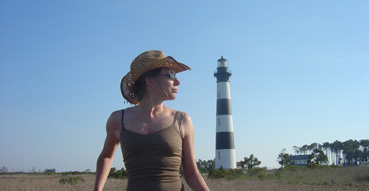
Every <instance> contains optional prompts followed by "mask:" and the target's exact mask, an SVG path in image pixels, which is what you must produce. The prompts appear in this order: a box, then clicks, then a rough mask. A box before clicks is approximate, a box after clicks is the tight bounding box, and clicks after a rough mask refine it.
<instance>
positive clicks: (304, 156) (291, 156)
mask: <svg viewBox="0 0 369 191" xmlns="http://www.w3.org/2000/svg"><path fill="white" fill-rule="evenodd" d="M309 157H310V155H290V158H291V160H307V159H309Z"/></svg>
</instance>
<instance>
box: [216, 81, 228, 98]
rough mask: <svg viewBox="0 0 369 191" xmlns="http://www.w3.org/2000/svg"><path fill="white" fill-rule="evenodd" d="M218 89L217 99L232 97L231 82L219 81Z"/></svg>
mask: <svg viewBox="0 0 369 191" xmlns="http://www.w3.org/2000/svg"><path fill="white" fill-rule="evenodd" d="M217 90H218V95H217V99H231V91H230V88H229V82H218V83H217Z"/></svg>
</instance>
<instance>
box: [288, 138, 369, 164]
mask: <svg viewBox="0 0 369 191" xmlns="http://www.w3.org/2000/svg"><path fill="white" fill-rule="evenodd" d="M293 149H294V151H295V154H304V155H307V154H308V155H311V154H312V153H313V151H314V150H315V149H318V150H323V151H324V152H325V155H327V158H328V163H329V164H331V165H342V166H349V165H359V164H361V163H365V162H368V159H369V139H362V140H360V141H357V140H352V139H350V140H347V141H344V142H341V141H338V140H336V141H334V142H333V143H329V142H324V143H323V144H319V143H312V144H310V145H307V144H306V145H303V146H301V147H298V146H293Z"/></svg>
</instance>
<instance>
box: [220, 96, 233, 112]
mask: <svg viewBox="0 0 369 191" xmlns="http://www.w3.org/2000/svg"><path fill="white" fill-rule="evenodd" d="M217 115H232V109H231V100H230V99H218V100H217Z"/></svg>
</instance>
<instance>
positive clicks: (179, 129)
mask: <svg viewBox="0 0 369 191" xmlns="http://www.w3.org/2000/svg"><path fill="white" fill-rule="evenodd" d="M184 116H185V112H182V118H181V123H179V127H178V132H179V134H181V133H182V124H183V120H184Z"/></svg>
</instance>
